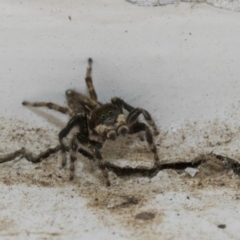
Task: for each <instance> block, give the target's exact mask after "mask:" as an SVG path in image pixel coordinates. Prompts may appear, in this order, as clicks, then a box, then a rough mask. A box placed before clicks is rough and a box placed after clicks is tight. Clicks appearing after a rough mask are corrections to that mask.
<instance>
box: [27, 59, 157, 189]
mask: <svg viewBox="0 0 240 240" xmlns="http://www.w3.org/2000/svg"><path fill="white" fill-rule="evenodd" d="M91 72H92V59H89V60H88V68H87V73H86V78H85V80H86V84H87V87H88V91H89V95H90V97H87V96H86V95H84V94H82V93H79V92H76V91H74V90H67V91H66V99H67V103H68V107H62V106H59V105H57V104H54V103H46V102H35V103H30V102H26V101H24V102H23V105H26V106H31V107H48V108H50V109H53V110H56V111H58V112H61V113H64V114H68V115H69V116H70V120H69V122H68V123H67V125H66V126H65V127H64V128H63V129H62V131H61V132H60V133H59V142H60V147H61V151H62V165H63V166H65V165H66V150H67V148H66V145H65V143H64V142H63V140H64V138H65V137H66V136H67V135H68V134H69V133H70V131H71V130H72V129H73V128H75V127H77V128H78V130H77V132H76V133H75V134H74V135H73V137H72V140H71V147H70V148H71V154H70V160H71V162H70V170H71V173H70V179H73V177H74V162H75V160H76V153H77V152H80V153H81V154H83V155H84V156H85V157H88V158H89V159H93V160H97V161H98V165H99V167H100V169H101V171H102V173H103V176H104V177H105V179H106V184H107V185H108V186H109V185H110V181H109V179H108V172H107V169H106V167H105V165H104V162H103V158H102V155H101V153H100V149H101V148H102V146H103V144H104V142H105V140H106V139H110V140H115V139H116V138H117V136H119V135H126V134H134V133H139V132H142V131H144V132H145V138H146V141H147V143H148V145H149V148H150V150H151V151H152V152H153V154H154V160H155V164H156V165H158V160H159V158H158V154H157V149H156V146H155V144H154V141H153V134H154V135H158V134H159V131H158V129H157V126H156V124H155V122H154V120H153V119H152V117H151V115H150V114H149V113H148V112H147V111H146V110H144V109H142V108H134V107H132V106H130V105H129V104H127V103H126V102H124V101H123V100H122V99H121V98H117V97H115V98H112V99H111V103H106V104H102V103H101V102H99V101H98V99H97V94H96V92H95V90H94V87H93V83H92V76H91ZM123 110H125V111H126V112H128V114H126V117H125V115H124V112H123ZM140 114H142V115H143V117H144V119H145V121H146V123H143V122H140V120H139V116H140ZM83 146H85V148H83Z"/></svg>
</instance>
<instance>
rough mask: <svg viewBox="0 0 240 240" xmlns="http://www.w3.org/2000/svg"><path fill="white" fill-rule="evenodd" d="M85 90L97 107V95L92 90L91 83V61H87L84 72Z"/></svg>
mask: <svg viewBox="0 0 240 240" xmlns="http://www.w3.org/2000/svg"><path fill="white" fill-rule="evenodd" d="M85 81H86V84H87V88H88V92H89V95H90V97H91V99H92V100H93V101H94V103H95V104H96V105H97V104H98V98H97V93H96V91H95V89H94V86H93V82H92V59H91V58H89V59H88V68H87V72H86V78H85Z"/></svg>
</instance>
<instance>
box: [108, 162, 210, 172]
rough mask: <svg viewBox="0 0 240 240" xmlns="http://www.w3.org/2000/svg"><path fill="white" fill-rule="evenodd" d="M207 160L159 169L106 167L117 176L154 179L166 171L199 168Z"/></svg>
mask: <svg viewBox="0 0 240 240" xmlns="http://www.w3.org/2000/svg"><path fill="white" fill-rule="evenodd" d="M205 161H206V160H205V159H202V158H199V159H197V160H195V161H192V162H174V163H163V164H159V165H158V167H152V168H144V167H136V168H131V167H120V166H117V165H115V164H113V163H109V162H106V163H105V166H106V167H107V168H108V169H109V170H110V171H112V172H114V173H115V174H116V175H117V176H129V175H141V176H146V177H154V176H155V175H156V174H157V173H158V172H159V171H161V170H165V169H173V170H175V171H181V170H182V171H183V170H184V169H186V168H187V167H191V168H197V167H198V166H199V165H201V164H202V163H203V162H205Z"/></svg>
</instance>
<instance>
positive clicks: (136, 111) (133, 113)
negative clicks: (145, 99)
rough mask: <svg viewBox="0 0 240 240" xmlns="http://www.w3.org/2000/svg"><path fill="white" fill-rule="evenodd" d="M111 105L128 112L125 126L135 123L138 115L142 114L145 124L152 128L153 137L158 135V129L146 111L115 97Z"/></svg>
mask: <svg viewBox="0 0 240 240" xmlns="http://www.w3.org/2000/svg"><path fill="white" fill-rule="evenodd" d="M112 103H113V104H115V105H117V106H118V107H120V108H124V109H126V110H127V111H128V112H129V115H128V118H127V125H129V122H134V121H136V120H137V118H138V117H139V115H140V114H143V117H144V119H145V120H146V122H147V123H148V124H149V125H150V126H151V127H152V128H153V133H154V135H155V136H156V135H158V134H159V130H158V127H157V125H156V123H155V122H154V120H153V118H152V117H151V115H150V113H149V112H148V111H147V110H145V109H143V108H134V107H132V106H131V105H129V104H128V103H126V102H125V101H124V100H123V99H121V98H117V97H115V98H112Z"/></svg>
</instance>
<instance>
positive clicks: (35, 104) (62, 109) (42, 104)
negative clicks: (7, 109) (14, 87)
mask: <svg viewBox="0 0 240 240" xmlns="http://www.w3.org/2000/svg"><path fill="white" fill-rule="evenodd" d="M22 105H23V106H28V107H47V108H49V109H52V110H55V111H57V112H61V113H64V114H70V112H69V109H68V108H66V107H62V106H60V105H57V104H55V103H51V102H32V103H31V102H27V101H24V102H22Z"/></svg>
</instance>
